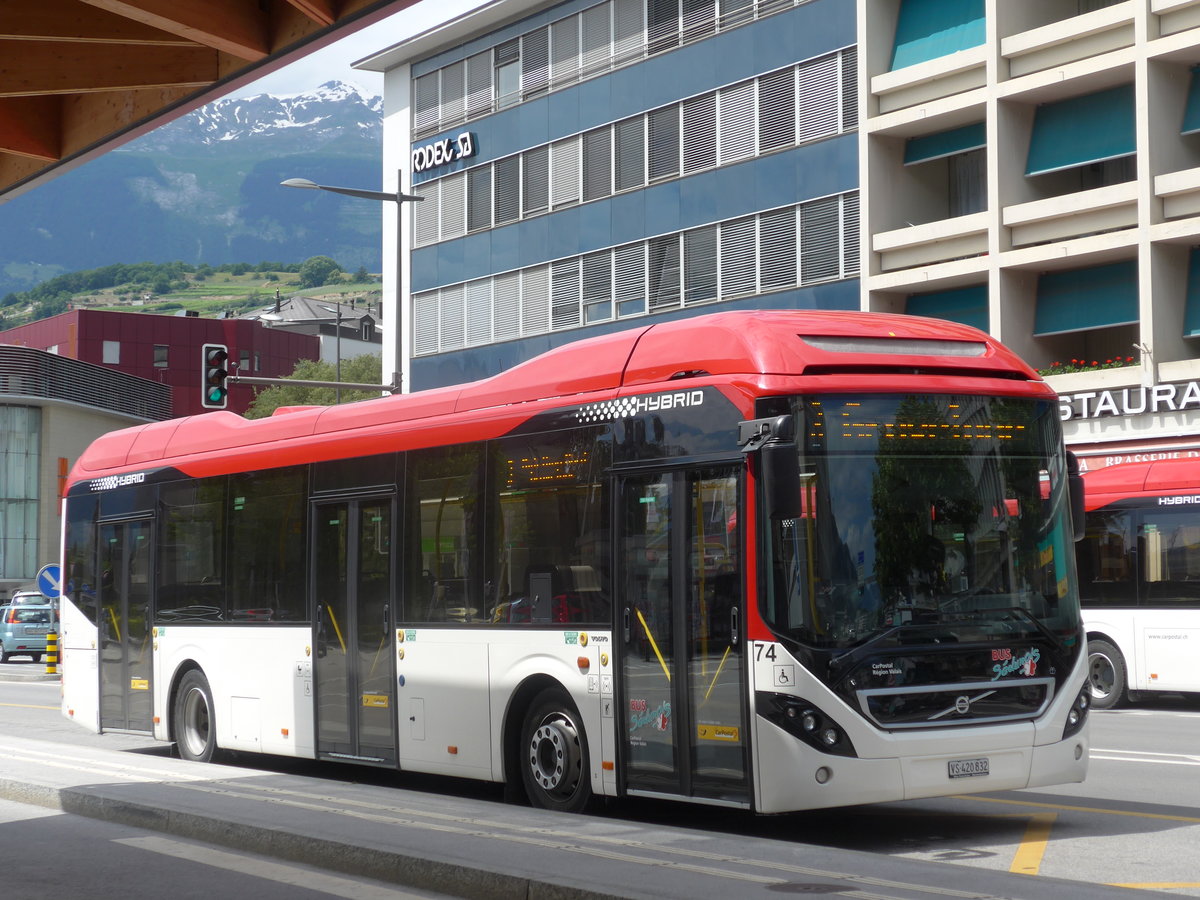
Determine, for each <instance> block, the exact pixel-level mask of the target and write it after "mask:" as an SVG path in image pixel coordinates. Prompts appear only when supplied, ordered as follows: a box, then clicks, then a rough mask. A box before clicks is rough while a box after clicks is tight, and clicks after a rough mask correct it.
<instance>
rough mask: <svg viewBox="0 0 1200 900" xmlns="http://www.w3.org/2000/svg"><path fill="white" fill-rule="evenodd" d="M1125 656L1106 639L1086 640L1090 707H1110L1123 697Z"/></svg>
mask: <svg viewBox="0 0 1200 900" xmlns="http://www.w3.org/2000/svg"><path fill="white" fill-rule="evenodd" d="M1125 687H1126V680H1125V658H1124V657H1122V656H1121V651H1120V650H1118V649H1117V648H1116V647H1114V646H1113V645H1112V644H1110V643H1109V642H1108V641H1101V640H1095V641H1088V688H1089V689H1090V691H1091V694H1092V709H1112V708H1113V707H1114V706H1116V705H1117V704H1119V703H1120V702H1121V701H1122V700H1123V699H1124V698H1125Z"/></svg>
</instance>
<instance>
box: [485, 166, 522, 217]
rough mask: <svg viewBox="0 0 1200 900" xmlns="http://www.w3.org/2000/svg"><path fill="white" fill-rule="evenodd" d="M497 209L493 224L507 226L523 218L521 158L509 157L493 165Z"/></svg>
mask: <svg viewBox="0 0 1200 900" xmlns="http://www.w3.org/2000/svg"><path fill="white" fill-rule="evenodd" d="M493 172H494V180H495V184H494V187H493V195H494V197H495V203H494V206H495V209H494V211H493V213H494V214H493V218H492V223H493V224H494V225H507V224H508V223H509V222H515V221H517V220H518V219H519V218H521V157H520V156H508V157H505V158H504V159H498V160H496V162H495V163H494V164H493Z"/></svg>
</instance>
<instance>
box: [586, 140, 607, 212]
mask: <svg viewBox="0 0 1200 900" xmlns="http://www.w3.org/2000/svg"><path fill="white" fill-rule="evenodd" d="M610 194H612V128H610V127H609V126H607V125H605V126H604V127H603V128H597V129H596V130H595V131H589V132H588V133H587V134H585V135H584V136H583V199H584V201H588V200H598V199H599V198H601V197H607V196H609V195H610Z"/></svg>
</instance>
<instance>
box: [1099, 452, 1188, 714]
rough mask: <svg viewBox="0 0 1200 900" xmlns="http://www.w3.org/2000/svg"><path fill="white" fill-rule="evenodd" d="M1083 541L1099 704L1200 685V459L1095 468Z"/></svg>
mask: <svg viewBox="0 0 1200 900" xmlns="http://www.w3.org/2000/svg"><path fill="white" fill-rule="evenodd" d="M1083 477H1084V480H1085V481H1086V483H1087V510H1088V511H1087V533H1086V536H1085V538H1084V540H1083V541H1081V542H1080V543H1079V544H1078V545H1077V549H1078V551H1079V577H1080V592H1081V595H1082V604H1083V609H1084V624H1085V625H1086V627H1087V633H1088V647H1089V656H1090V674H1089V679H1090V684H1091V689H1092V703H1093V705H1094V706H1096V707H1097V708H1101V709H1105V708H1108V707H1112V706H1116V705H1117V704H1118V703H1120V702H1122V701H1123V700H1132V699H1136V698H1137V697H1138V695H1139V694H1143V693H1147V692H1155V691H1163V692H1167V691H1170V692H1185V693H1191V692H1196V691H1200V669H1198V668H1197V665H1196V657H1197V654H1200V459H1195V458H1182V459H1165V460H1156V461H1150V462H1130V463H1122V464H1120V465H1115V466H1108V467H1106V468H1102V469H1095V470H1093V471H1090V472H1088V473H1086V474H1085V475H1084V476H1083Z"/></svg>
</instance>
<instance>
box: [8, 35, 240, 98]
mask: <svg viewBox="0 0 1200 900" xmlns="http://www.w3.org/2000/svg"><path fill="white" fill-rule="evenodd" d="M218 77H220V69H219V60H218V55H217V54H216V53H214V52H213V51H212V50H210V49H209V48H207V47H160V46H142V47H137V48H130V49H129V50H128V51H127V52H124V53H114V52H113V49H112V47H111V46H103V45H99V44H77V43H66V44H57V43H51V42H49V41H0V97H5V96H7V97H21V96H36V95H38V94H74V93H88V92H92V91H111V90H118V89H132V88H148V87H166V86H172V87H173V86H180V85H187V86H192V87H201V86H206V85H209V84H211V83H212V82H214V81H216V80H217V78H218Z"/></svg>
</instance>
